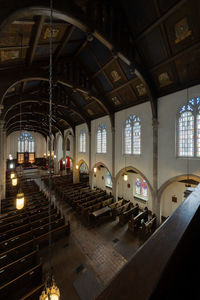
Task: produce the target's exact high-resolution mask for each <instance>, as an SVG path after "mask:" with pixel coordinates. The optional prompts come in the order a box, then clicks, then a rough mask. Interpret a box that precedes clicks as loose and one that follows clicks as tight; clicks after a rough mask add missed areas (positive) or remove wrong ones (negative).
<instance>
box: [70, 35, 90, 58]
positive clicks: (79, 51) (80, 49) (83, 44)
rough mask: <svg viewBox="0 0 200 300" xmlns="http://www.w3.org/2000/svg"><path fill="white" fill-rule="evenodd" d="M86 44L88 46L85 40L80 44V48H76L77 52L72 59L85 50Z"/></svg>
mask: <svg viewBox="0 0 200 300" xmlns="http://www.w3.org/2000/svg"><path fill="white" fill-rule="evenodd" d="M87 44H88V39H86V40H85V41H84V42H83V43H82V44H81V46H80V47H79V48H78V50H77V51H76V52H75V54H74V56H73V58H76V57H77V56H79V55H80V53H81V51H82V50H83V49H85V47H86V46H87Z"/></svg>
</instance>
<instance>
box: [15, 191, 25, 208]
mask: <svg viewBox="0 0 200 300" xmlns="http://www.w3.org/2000/svg"><path fill="white" fill-rule="evenodd" d="M23 207H24V193H18V194H17V198H16V208H17V209H22V208H23Z"/></svg>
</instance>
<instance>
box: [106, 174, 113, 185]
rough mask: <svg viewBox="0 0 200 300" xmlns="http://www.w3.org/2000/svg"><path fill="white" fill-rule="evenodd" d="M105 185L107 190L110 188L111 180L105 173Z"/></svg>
mask: <svg viewBox="0 0 200 300" xmlns="http://www.w3.org/2000/svg"><path fill="white" fill-rule="evenodd" d="M105 185H106V186H107V187H109V188H112V178H111V175H110V172H108V171H107V172H106V178H105Z"/></svg>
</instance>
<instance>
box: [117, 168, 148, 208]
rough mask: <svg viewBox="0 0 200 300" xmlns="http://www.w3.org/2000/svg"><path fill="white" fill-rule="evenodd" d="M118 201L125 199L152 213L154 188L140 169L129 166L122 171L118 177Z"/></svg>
mask: <svg viewBox="0 0 200 300" xmlns="http://www.w3.org/2000/svg"><path fill="white" fill-rule="evenodd" d="M115 188H116V191H115V193H116V194H115V195H116V200H117V199H118V198H124V199H126V200H130V201H132V202H133V203H138V204H139V206H140V207H141V208H144V207H145V206H147V207H148V210H150V211H152V195H153V193H152V191H153V189H152V186H151V184H150V182H149V180H148V179H147V177H146V176H145V175H144V174H143V173H142V172H140V171H139V170H138V169H136V168H134V167H132V166H129V167H126V168H123V169H121V170H120V171H119V172H118V173H117V176H116V187H115Z"/></svg>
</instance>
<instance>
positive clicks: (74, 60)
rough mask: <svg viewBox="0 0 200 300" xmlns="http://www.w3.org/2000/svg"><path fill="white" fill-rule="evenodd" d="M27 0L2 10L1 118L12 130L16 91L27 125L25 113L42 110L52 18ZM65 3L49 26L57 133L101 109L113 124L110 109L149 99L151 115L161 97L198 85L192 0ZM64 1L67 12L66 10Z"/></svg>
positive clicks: (194, 1)
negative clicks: (19, 9)
mask: <svg viewBox="0 0 200 300" xmlns="http://www.w3.org/2000/svg"><path fill="white" fill-rule="evenodd" d="M7 1H8V2H12V1H10V0H7ZM21 2H22V3H21ZM21 2H20V4H18V5H16V8H15V7H14V6H15V4H13V2H12V11H13V12H15V10H17V9H18V8H19V7H22V8H23V7H24V6H23V0H22V1H21ZM29 2H30V4H31V1H29V0H27V1H26V7H27V9H26V10H23V11H22V12H19V14H18V15H17V13H15V17H13V18H12V17H11V15H9V13H7V11H6V9H5V12H4V8H2V14H4V19H2V20H1V21H2V26H1V27H0V29H1V30H0V74H1V73H2V76H1V78H2V79H1V87H2V91H3V89H4V92H2V95H1V96H3V98H2V100H1V103H0V104H1V105H3V106H4V109H3V110H2V115H1V116H0V118H5V120H6V124H7V123H8V122H9V123H8V124H9V126H11V129H10V128H9V131H10V130H12V129H13V128H16V125H15V124H14V123H15V121H16V122H17V118H18V116H17V109H18V107H19V106H17V105H16V104H17V103H18V102H19V95H21V99H22V102H23V103H22V106H23V110H24V112H26V114H25V115H24V118H26V121H27V122H26V123H27V124H28V122H29V120H28V119H29V117H30V115H29V114H28V112H31V113H32V114H33V115H32V116H31V118H32V120H33V121H35V120H36V121H37V120H38V119H39V118H40V115H39V114H38V113H39V112H41V113H42V114H43V115H47V108H46V107H47V104H48V81H47V79H48V64H49V16H48V11H47V10H42V9H41V10H40V9H39V8H37V9H34V8H29V7H28V6H27V5H28V3H29ZM70 3H73V4H71V6H70ZM70 3H67V4H66V3H65V5H64V6H63V4H62V1H59V3H56V4H55V5H56V9H57V10H58V11H61V12H62V13H63V15H62V14H59V13H55V17H54V25H53V54H54V57H53V63H54V99H55V100H54V106H53V109H54V116H55V122H56V125H57V126H55V127H54V133H56V131H57V130H60V131H61V132H63V131H64V130H65V129H67V128H69V127H70V126H72V128H74V127H75V126H76V125H78V124H81V123H83V122H86V124H87V126H88V128H89V129H90V126H91V124H90V123H91V121H92V120H93V119H95V118H98V117H101V116H104V115H106V114H108V115H109V117H110V120H111V123H112V122H113V119H112V118H113V117H112V116H113V113H114V112H115V111H118V110H121V109H124V108H127V107H130V106H132V105H137V104H142V103H144V102H146V101H150V102H151V106H152V113H153V115H154V116H156V113H157V111H156V110H157V98H158V97H160V96H162V95H166V94H169V93H171V92H174V91H177V90H179V89H181V88H184V87H186V86H190V85H193V84H196V83H199V81H200V79H199V78H200V67H199V66H200V51H199V49H200V47H199V46H200V44H199V42H200V34H199V32H200V28H199V11H200V5H199V2H198V1H197V0H190V1H189V0H179V1H178V0H154V1H153V0H152V1H146V0H140V1H139V0H138V1H131V0H127V1H113V0H111V1H106V0H102V1H100V2H98V1H96V0H94V1H90V0H85V1H79V0H76V1H74V2H73V1H71V2H70ZM67 5H69V11H70V13H71V14H70V18H69V17H68V15H67V8H66V11H63V7H66V6H67ZM30 6H32V5H30ZM8 7H9V4H8ZM64 15H65V16H66V18H64V17H63V16H64ZM73 15H74V16H75V18H74V19H73ZM85 15H87V18H85ZM8 17H9V18H8ZM64 19H65V20H66V21H64ZM78 19H80V21H81V22H82V23H81V22H79V21H78ZM87 23H88V24H87ZM83 24H85V25H83ZM91 24H92V26H91ZM91 27H92V30H91V29H90V28H91ZM21 34H22V36H23V39H22V49H21ZM0 92H1V90H0ZM5 92H6V93H5ZM34 115H35V116H34ZM15 116H16V119H15V118H14V117H15ZM12 124H13V125H12ZM12 126H13V127H12ZM32 126H33V127H34V126H35V125H34V122H33V124H32ZM56 127H57V128H58V129H56Z"/></svg>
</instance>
